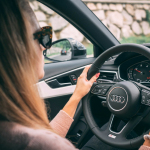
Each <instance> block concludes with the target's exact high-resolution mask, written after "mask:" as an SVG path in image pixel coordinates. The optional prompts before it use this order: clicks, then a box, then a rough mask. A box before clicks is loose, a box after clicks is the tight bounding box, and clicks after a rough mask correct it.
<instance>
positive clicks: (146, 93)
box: [133, 82, 150, 106]
mask: <svg viewBox="0 0 150 150" xmlns="http://www.w3.org/2000/svg"><path fill="white" fill-rule="evenodd" d="M133 83H135V84H136V85H137V86H138V88H139V89H140V91H141V104H143V105H146V106H150V88H149V87H147V86H145V85H143V84H141V83H137V82H133Z"/></svg>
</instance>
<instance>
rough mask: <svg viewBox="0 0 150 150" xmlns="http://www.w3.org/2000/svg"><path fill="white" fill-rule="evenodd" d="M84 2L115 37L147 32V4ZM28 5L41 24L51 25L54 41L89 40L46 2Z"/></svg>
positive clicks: (35, 2)
mask: <svg viewBox="0 0 150 150" xmlns="http://www.w3.org/2000/svg"><path fill="white" fill-rule="evenodd" d="M85 4H86V5H87V6H88V7H89V9H91V10H92V11H93V13H94V14H95V15H96V16H97V17H98V18H99V19H100V20H101V21H102V22H103V23H104V24H105V25H106V26H107V27H108V28H109V30H110V31H111V32H112V33H113V34H114V35H115V37H116V38H117V39H118V40H121V39H122V38H128V37H130V36H138V35H146V36H148V35H150V23H149V21H148V19H147V18H148V14H149V11H150V4H118V3H117V4H115V3H111V4H109V3H100V2H88V3H87V2H86V3H85ZM30 6H31V7H32V9H33V10H34V12H35V14H36V16H37V19H38V21H39V23H40V25H41V26H45V25H52V27H53V30H54V35H53V40H57V39H60V38H66V37H72V38H74V39H76V40H78V41H80V42H83V41H84V42H85V41H86V42H89V41H88V40H87V39H86V38H85V37H84V36H83V35H82V34H81V33H80V32H79V31H78V30H76V29H75V28H74V27H73V26H72V25H71V24H69V23H68V22H67V21H66V20H65V19H63V18H62V17H61V16H59V15H58V14H56V13H55V12H54V11H52V10H51V9H49V8H48V7H46V6H45V5H43V4H41V3H39V2H37V1H34V0H30ZM149 19H150V18H149Z"/></svg>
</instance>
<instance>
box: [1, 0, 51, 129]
mask: <svg viewBox="0 0 150 150" xmlns="http://www.w3.org/2000/svg"><path fill="white" fill-rule="evenodd" d="M32 17H35V16H34V13H33V11H32V9H31V8H30V6H29V3H28V1H27V0H0V115H1V116H3V117H4V118H5V119H6V120H8V121H12V122H16V123H19V124H22V125H24V126H28V127H33V128H43V129H50V130H51V128H50V125H49V120H48V117H47V113H46V108H45V104H44V101H43V100H42V99H41V98H40V96H39V94H38V90H37V88H36V86H35V83H36V82H37V80H38V79H37V77H36V72H35V69H34V68H35V65H36V63H37V59H36V58H37V57H38V56H37V52H36V49H34V45H33V42H32V41H33V37H32V33H31V32H30V28H27V26H28V25H30V26H33V25H34V22H33V21H32Z"/></svg>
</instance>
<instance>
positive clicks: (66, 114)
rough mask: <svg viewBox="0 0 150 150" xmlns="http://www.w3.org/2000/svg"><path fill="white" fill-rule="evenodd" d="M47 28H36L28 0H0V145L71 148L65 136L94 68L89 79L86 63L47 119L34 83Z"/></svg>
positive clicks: (5, 149)
mask: <svg viewBox="0 0 150 150" xmlns="http://www.w3.org/2000/svg"><path fill="white" fill-rule="evenodd" d="M50 30H51V29H50V27H46V28H43V29H40V27H39V24H38V22H37V20H36V17H35V15H34V13H33V11H32V10H31V8H30V7H29V4H28V2H27V0H0V97H1V98H0V150H9V149H15V150H19V149H21V150H23V149H24V150H37V149H39V150H49V149H51V150H75V147H74V146H73V145H72V144H71V143H70V142H69V141H68V140H66V139H65V138H64V137H65V135H66V133H67V131H68V129H69V127H70V125H71V123H72V121H73V119H72V118H73V116H74V113H75V110H76V107H77V105H78V103H79V101H80V99H81V98H82V97H83V96H85V95H86V94H87V93H88V92H89V90H90V88H91V86H92V84H93V82H94V81H95V80H96V79H97V78H98V76H99V74H96V75H95V76H93V77H92V79H91V80H90V81H88V80H87V79H86V76H87V72H88V69H89V66H88V67H86V68H85V69H84V71H83V73H82V74H81V75H80V77H79V78H78V82H77V86H76V89H75V91H74V93H73V95H72V97H71V98H70V100H69V101H68V103H67V104H66V105H65V107H64V108H63V110H61V111H60V112H59V113H58V115H57V116H56V117H55V118H54V119H53V120H52V121H51V122H50V123H49V120H48V118H47V113H46V108H45V104H44V101H43V100H41V98H40V96H39V95H38V94H37V93H38V91H37V89H36V86H34V84H35V83H36V82H37V81H38V80H39V79H41V78H42V77H43V76H44V70H43V65H44V61H43V59H44V58H43V55H42V54H43V51H44V50H45V49H46V48H49V47H50V42H51V41H50V39H48V38H47V37H49V34H50ZM39 31H40V32H39ZM41 33H42V34H41ZM40 36H42V37H43V39H45V40H48V43H46V42H45V41H44V40H41V37H40Z"/></svg>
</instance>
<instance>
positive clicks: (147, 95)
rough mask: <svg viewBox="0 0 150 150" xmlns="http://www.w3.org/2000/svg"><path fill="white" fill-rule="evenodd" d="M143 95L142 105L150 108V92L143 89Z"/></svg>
mask: <svg viewBox="0 0 150 150" xmlns="http://www.w3.org/2000/svg"><path fill="white" fill-rule="evenodd" d="M141 95H142V99H141V103H142V104H144V105H148V106H150V91H148V90H146V89H142V91H141Z"/></svg>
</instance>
